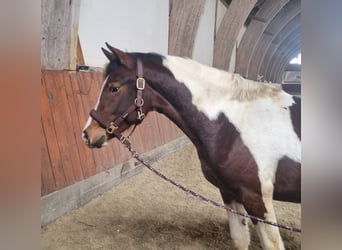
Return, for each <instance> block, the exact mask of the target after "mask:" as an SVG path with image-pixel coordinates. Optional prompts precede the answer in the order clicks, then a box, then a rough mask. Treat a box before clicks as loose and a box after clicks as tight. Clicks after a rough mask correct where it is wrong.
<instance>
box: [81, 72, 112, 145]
mask: <svg viewBox="0 0 342 250" xmlns="http://www.w3.org/2000/svg"><path fill="white" fill-rule="evenodd" d="M108 78H109V76H107V77H106V79H105V80H104V81H103V83H102V87H101V90H100V94H99V97H98V98H97V102H96V104H95V107H94V109H95V110H97V107H98V106H99V103H100V97H101V95H102V92H103V89H104V86H105V85H106V83H107V81H108ZM92 121H93V118H92V117H91V116H89V117H88V119H87V122H86V124H85V126H84V128H83V130H82V131H85V130H86V129H87V128H88V127H89V126H90V124H91V122H92ZM82 139H83V140H84V141H87V139H86V138H85V136H84V133H82Z"/></svg>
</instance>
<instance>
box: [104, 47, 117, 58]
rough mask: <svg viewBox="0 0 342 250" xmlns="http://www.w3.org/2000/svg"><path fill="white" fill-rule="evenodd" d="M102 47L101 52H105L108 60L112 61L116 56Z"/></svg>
mask: <svg viewBox="0 0 342 250" xmlns="http://www.w3.org/2000/svg"><path fill="white" fill-rule="evenodd" d="M101 49H102V52H103V54H105V56H106V57H107V58H108V60H109V61H112V60H114V59H115V58H116V55H115V54H113V53H111V52H109V51H108V50H106V49H104V48H101Z"/></svg>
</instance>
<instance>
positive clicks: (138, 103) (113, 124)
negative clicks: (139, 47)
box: [89, 58, 146, 148]
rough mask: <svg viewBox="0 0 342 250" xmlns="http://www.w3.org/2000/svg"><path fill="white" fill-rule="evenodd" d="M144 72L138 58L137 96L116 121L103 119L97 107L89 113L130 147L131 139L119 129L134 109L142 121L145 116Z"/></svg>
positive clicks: (108, 131) (109, 132)
mask: <svg viewBox="0 0 342 250" xmlns="http://www.w3.org/2000/svg"><path fill="white" fill-rule="evenodd" d="M143 74H144V72H143V64H142V62H141V60H140V59H139V58H138V59H137V82H136V88H137V97H136V98H135V100H134V103H133V104H132V105H131V106H129V108H128V109H127V110H126V112H125V113H123V114H122V115H121V116H119V117H118V118H116V119H115V120H114V121H110V122H108V121H106V120H105V119H103V117H102V116H101V115H100V114H99V113H98V112H97V111H96V110H95V109H92V110H91V111H90V113H89V115H90V116H91V117H92V118H93V119H94V120H95V121H97V122H98V123H99V124H100V126H101V127H103V128H105V129H106V132H107V133H108V134H113V135H114V136H115V137H116V138H117V139H119V141H120V142H121V143H122V144H124V145H125V146H127V147H128V148H130V147H131V143H130V141H129V140H128V139H127V138H126V137H125V136H123V135H122V134H121V133H120V132H118V131H117V129H118V128H119V126H120V125H121V124H122V122H123V121H124V120H125V119H126V117H127V116H128V115H129V114H130V113H132V112H134V111H137V119H138V120H140V121H142V120H143V119H144V118H145V114H144V112H143V110H142V107H143V105H144V99H143V91H144V89H145V84H146V83H145V79H144V77H143ZM134 128H135V127H134ZM133 131H134V129H133V130H132V132H133ZM132 132H131V134H132Z"/></svg>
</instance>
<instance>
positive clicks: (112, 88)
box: [109, 86, 119, 93]
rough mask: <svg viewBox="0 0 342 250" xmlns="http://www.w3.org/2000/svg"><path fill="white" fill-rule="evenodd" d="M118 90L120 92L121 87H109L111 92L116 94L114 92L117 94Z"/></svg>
mask: <svg viewBox="0 0 342 250" xmlns="http://www.w3.org/2000/svg"><path fill="white" fill-rule="evenodd" d="M118 90H119V87H113V86H111V87H109V92H112V93H114V92H116V91H118Z"/></svg>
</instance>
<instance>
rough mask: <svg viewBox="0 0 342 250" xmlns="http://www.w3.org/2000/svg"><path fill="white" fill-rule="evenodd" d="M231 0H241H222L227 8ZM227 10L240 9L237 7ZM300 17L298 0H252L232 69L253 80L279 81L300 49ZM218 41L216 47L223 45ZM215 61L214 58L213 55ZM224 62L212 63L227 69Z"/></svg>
mask: <svg viewBox="0 0 342 250" xmlns="http://www.w3.org/2000/svg"><path fill="white" fill-rule="evenodd" d="M235 1H241V2H243V1H244V0H225V2H226V3H227V4H228V5H229V6H228V10H229V8H230V7H233V6H234V2H235ZM251 2H252V1H251ZM231 11H238V12H241V13H243V12H244V10H241V9H240V10H239V9H235V10H233V9H231ZM300 16H301V0H258V1H256V3H255V4H254V7H253V8H252V10H251V11H250V12H249V14H248V16H247V18H246V20H245V22H244V24H245V26H246V31H245V33H244V35H243V36H242V39H241V41H240V43H239V45H238V47H237V50H236V64H235V72H237V73H239V74H241V75H242V76H244V77H246V78H249V79H253V80H257V79H262V80H265V81H272V82H275V81H277V82H279V81H281V79H282V74H283V72H284V70H285V69H286V67H287V65H288V63H289V61H290V60H291V58H293V57H294V56H296V55H297V54H298V53H300V51H301V21H300ZM223 27H224V26H223ZM227 27H228V26H227ZM240 28H241V27H240ZM217 37H219V34H217ZM218 43H222V44H224V43H225V42H224V41H217V44H218ZM222 44H220V45H218V46H223V47H224V46H225V45H222ZM226 46H227V47H229V46H231V45H229V44H227V45H226ZM229 49H231V48H230V47H229V48H228V50H229ZM214 50H215V51H216V53H217V54H222V53H223V51H224V49H220V48H219V47H216V48H215V49H214ZM228 59H229V60H230V58H228ZM221 60H222V58H221ZM215 61H216V62H217V61H218V59H216V60H215V58H214V62H215ZM214 64H215V63H214ZM226 65H227V64H221V65H220V64H219V63H216V65H214V66H216V67H219V68H222V69H227V66H226Z"/></svg>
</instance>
